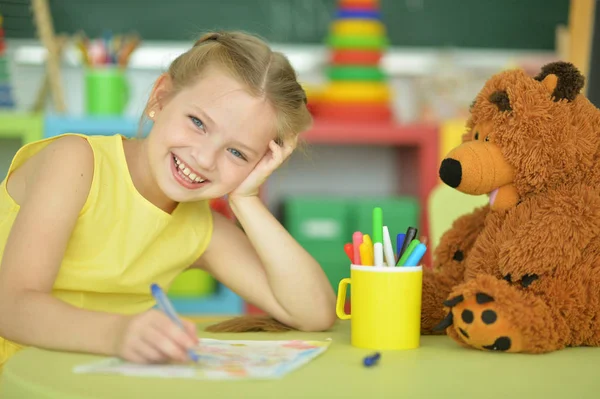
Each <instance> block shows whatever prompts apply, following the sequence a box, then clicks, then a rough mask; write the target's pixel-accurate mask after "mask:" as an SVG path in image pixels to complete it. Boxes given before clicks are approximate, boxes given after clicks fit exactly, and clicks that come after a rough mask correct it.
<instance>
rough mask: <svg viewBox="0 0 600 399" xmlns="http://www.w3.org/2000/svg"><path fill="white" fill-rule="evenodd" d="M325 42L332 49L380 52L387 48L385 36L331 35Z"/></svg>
mask: <svg viewBox="0 0 600 399" xmlns="http://www.w3.org/2000/svg"><path fill="white" fill-rule="evenodd" d="M327 42H328V44H329V46H330V47H331V48H334V49H371V50H381V49H384V48H386V47H387V46H388V44H389V43H388V39H387V37H385V36H359V35H352V36H340V35H331V36H329V37H328V38H327Z"/></svg>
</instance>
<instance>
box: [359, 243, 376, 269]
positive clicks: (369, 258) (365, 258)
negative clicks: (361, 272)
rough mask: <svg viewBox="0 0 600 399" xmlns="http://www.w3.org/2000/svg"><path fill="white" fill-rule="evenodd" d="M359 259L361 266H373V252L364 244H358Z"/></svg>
mask: <svg viewBox="0 0 600 399" xmlns="http://www.w3.org/2000/svg"><path fill="white" fill-rule="evenodd" d="M360 259H361V261H362V263H361V264H362V265H363V266H373V252H372V249H370V248H369V244H367V243H366V242H363V243H362V244H360Z"/></svg>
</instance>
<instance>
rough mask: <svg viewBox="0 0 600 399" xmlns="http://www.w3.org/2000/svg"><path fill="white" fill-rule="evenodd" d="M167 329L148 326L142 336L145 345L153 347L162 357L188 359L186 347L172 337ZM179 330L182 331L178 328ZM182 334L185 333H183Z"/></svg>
mask: <svg viewBox="0 0 600 399" xmlns="http://www.w3.org/2000/svg"><path fill="white" fill-rule="evenodd" d="M169 330H170V329H169V328H166V329H160V328H156V327H151V328H149V329H148V331H146V334H144V335H143V336H142V339H143V341H144V344H146V345H145V346H150V347H152V348H154V349H155V350H156V351H158V352H159V353H160V354H161V356H162V357H163V358H166V359H173V360H179V361H186V360H187V359H188V354H187V347H186V346H185V345H182V344H181V343H180V342H179V341H178V340H177V339H174V338H173V336H172V335H170V334H169V332H170V331H169ZM180 332H182V331H181V330H180ZM182 333H183V332H182ZM183 334H184V335H185V333H183Z"/></svg>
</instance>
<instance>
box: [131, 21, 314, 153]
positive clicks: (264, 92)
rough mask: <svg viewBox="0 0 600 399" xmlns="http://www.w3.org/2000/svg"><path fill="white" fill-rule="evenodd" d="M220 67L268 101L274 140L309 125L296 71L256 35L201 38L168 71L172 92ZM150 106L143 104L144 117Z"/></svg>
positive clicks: (294, 134)
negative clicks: (210, 69) (212, 67)
mask: <svg viewBox="0 0 600 399" xmlns="http://www.w3.org/2000/svg"><path fill="white" fill-rule="evenodd" d="M209 65H212V66H218V67H222V68H224V69H225V71H227V72H228V73H229V74H231V76H232V77H233V78H234V79H236V80H238V81H239V82H240V83H241V84H243V85H245V86H246V88H247V89H248V91H249V92H250V93H251V94H252V95H255V96H257V97H262V98H264V99H265V100H266V101H268V102H269V103H270V104H271V106H272V107H273V109H274V110H275V114H276V119H277V120H276V127H275V128H276V137H277V139H278V141H279V142H281V141H282V140H283V141H285V140H288V139H296V138H297V137H298V135H299V134H300V133H302V132H304V131H305V130H307V129H309V128H310V127H311V125H312V116H311V114H310V112H309V111H308V108H307V107H306V103H307V99H306V94H305V92H304V89H303V88H302V86H301V85H300V84H299V83H298V81H297V76H296V71H295V70H294V68H293V67H292V66H291V64H290V62H289V61H288V59H287V58H286V57H285V55H283V54H282V53H280V52H277V51H273V50H271V48H270V47H269V46H268V45H267V44H266V42H265V41H263V40H261V39H260V38H258V37H257V36H254V35H252V34H248V33H244V32H239V31H232V32H212V33H207V34H205V35H203V36H202V37H201V38H200V39H199V40H198V41H196V43H195V44H194V46H193V47H192V48H191V49H189V50H188V51H186V52H185V53H183V54H181V55H180V56H178V57H177V58H176V59H175V60H174V61H173V62H172V63H171V65H170V66H169V69H168V71H167V73H168V75H169V77H170V78H171V82H172V84H173V93H171V94H172V95H174V94H176V93H177V92H178V91H179V90H181V89H182V88H184V87H186V86H188V85H190V84H194V83H195V82H196V81H197V79H198V78H200V77H201V76H202V73H203V72H204V70H205V69H206V67H207V66H209ZM149 107H150V104H147V105H146V109H145V111H144V115H143V116H142V118H144V116H145V115H146V114H147V111H148V109H149Z"/></svg>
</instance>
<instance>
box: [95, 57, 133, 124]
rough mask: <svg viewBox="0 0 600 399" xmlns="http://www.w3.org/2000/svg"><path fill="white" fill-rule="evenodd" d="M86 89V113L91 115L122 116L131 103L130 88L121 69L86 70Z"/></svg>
mask: <svg viewBox="0 0 600 399" xmlns="http://www.w3.org/2000/svg"><path fill="white" fill-rule="evenodd" d="M85 89H86V96H85V104H86V112H87V113H88V114H89V115H98V116H110V115H112V116H116V115H122V114H123V112H124V111H125V108H126V107H127V103H128V102H129V87H128V83H127V79H126V77H125V74H124V71H123V69H121V68H116V67H99V68H91V69H88V70H86V72H85Z"/></svg>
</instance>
